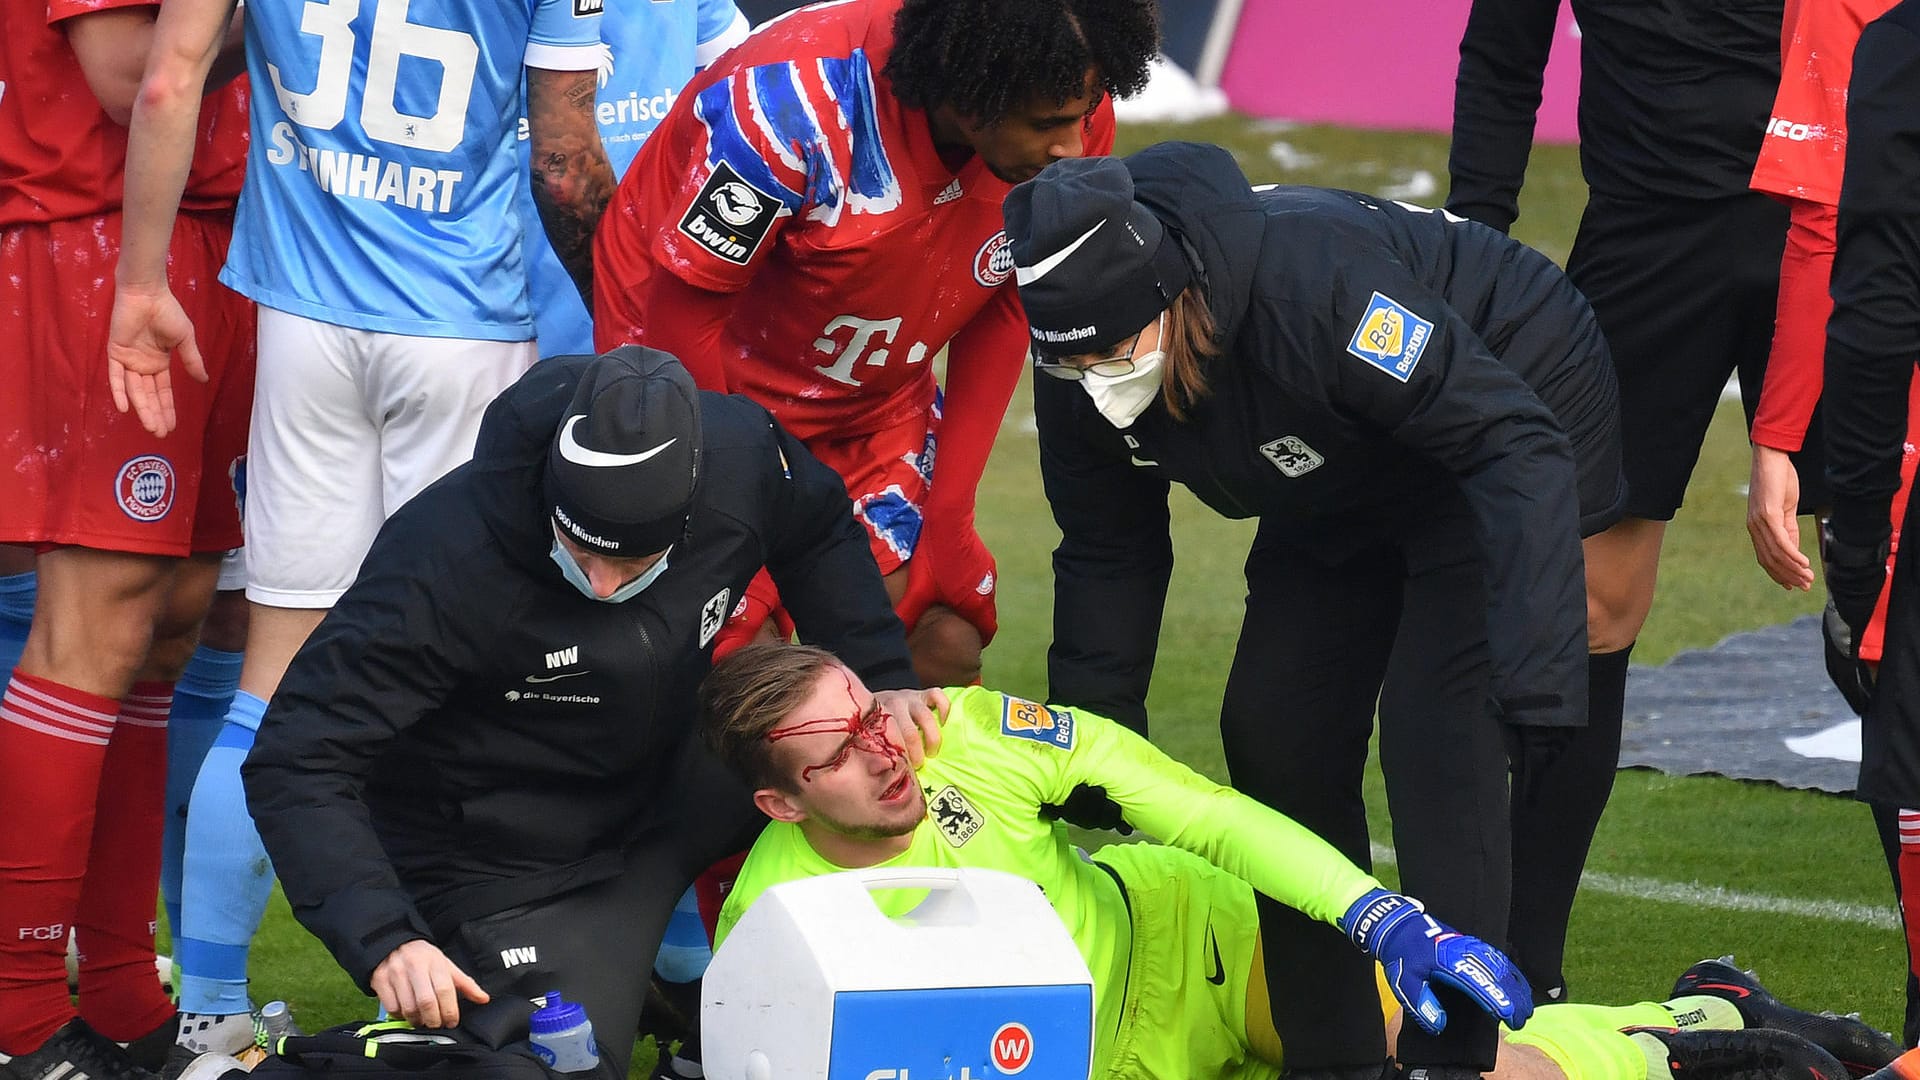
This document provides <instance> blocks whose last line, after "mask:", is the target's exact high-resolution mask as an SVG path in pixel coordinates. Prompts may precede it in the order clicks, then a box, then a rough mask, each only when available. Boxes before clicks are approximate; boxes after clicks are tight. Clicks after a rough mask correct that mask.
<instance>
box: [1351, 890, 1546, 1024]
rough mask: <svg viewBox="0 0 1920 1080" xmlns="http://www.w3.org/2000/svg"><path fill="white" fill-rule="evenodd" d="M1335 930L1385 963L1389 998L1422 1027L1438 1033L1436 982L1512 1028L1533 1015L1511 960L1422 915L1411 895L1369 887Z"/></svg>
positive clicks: (1529, 994)
mask: <svg viewBox="0 0 1920 1080" xmlns="http://www.w3.org/2000/svg"><path fill="white" fill-rule="evenodd" d="M1340 929H1341V930H1343V931H1345V932H1346V935H1347V937H1348V938H1350V939H1352V941H1353V943H1354V944H1355V945H1358V946H1360V947H1361V948H1362V949H1365V950H1366V951H1367V952H1369V953H1371V954H1372V955H1373V956H1374V958H1376V959H1378V960H1379V961H1380V966H1381V967H1382V968H1384V969H1386V974H1387V985H1388V987H1389V988H1391V989H1392V990H1393V996H1394V997H1396V998H1399V999H1400V1004H1401V1005H1402V1006H1403V1007H1404V1008H1405V1009H1406V1010H1407V1015H1409V1016H1411V1017H1413V1019H1414V1021H1415V1022H1417V1023H1418V1024H1419V1025H1420V1026H1421V1027H1423V1028H1425V1029H1426V1030H1427V1031H1429V1032H1433V1033H1438V1032H1439V1031H1440V1030H1441V1029H1443V1028H1445V1027H1446V1026H1447V1011H1446V1010H1445V1009H1443V1008H1441V1006H1440V999H1439V998H1438V997H1436V996H1435V995H1434V988H1435V987H1437V986H1444V987H1448V988H1450V989H1453V990H1457V991H1459V992H1460V993H1463V994H1465V995H1466V996H1467V998H1468V1000H1470V1001H1472V1002H1473V1003H1474V1004H1475V1005H1478V1006H1479V1007H1480V1008H1481V1009H1484V1010H1485V1011H1487V1012H1488V1013H1491V1014H1492V1015H1493V1016H1495V1017H1496V1018H1498V1019H1499V1020H1500V1022H1501V1023H1503V1024H1506V1025H1507V1026H1508V1027H1510V1028H1513V1029H1515V1030H1518V1029H1519V1028H1520V1026H1521V1025H1523V1024H1525V1023H1526V1022H1527V1018H1528V1017H1530V1016H1532V1015H1533V989H1532V988H1531V987H1529V986H1528V985H1527V978H1526V976H1524V975H1522V974H1520V969H1519V968H1517V967H1514V966H1513V961H1511V960H1509V959H1507V957H1506V955H1505V954H1504V953H1502V952H1501V951H1500V950H1498V949H1496V948H1494V947H1493V946H1491V945H1489V944H1487V943H1486V942H1484V941H1481V940H1480V939H1479V938H1477V937H1471V936H1469V935H1467V934H1462V933H1460V932H1459V931H1457V930H1454V929H1451V928H1450V927H1448V926H1446V925H1445V924H1443V923H1440V922H1436V921H1435V920H1434V919H1433V918H1431V917H1430V916H1428V915H1427V913H1426V911H1425V909H1423V908H1422V907H1421V906H1420V902H1419V901H1418V900H1415V899H1414V898H1412V897H1410V896H1402V895H1400V894H1399V893H1395V892H1388V891H1387V890H1385V889H1375V890H1373V891H1372V892H1370V893H1368V894H1366V895H1365V896H1362V897H1361V898H1360V899H1358V900H1355V901H1354V902H1353V906H1352V907H1349V908H1348V909H1347V913H1346V914H1345V915H1342V916H1341V917H1340Z"/></svg>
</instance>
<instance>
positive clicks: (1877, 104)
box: [1822, 2, 1920, 548]
mask: <svg viewBox="0 0 1920 1080" xmlns="http://www.w3.org/2000/svg"><path fill="white" fill-rule="evenodd" d="M1902 15H1906V16H1908V18H1907V19H1906V20H1904V21H1903V20H1902V19H1901V18H1900V17H1901V16H1902ZM1916 103H1920V9H1917V8H1916V6H1915V4H1913V3H1911V2H1910V3H1906V4H1902V5H1900V6H1899V7H1896V8H1894V9H1893V13H1892V14H1889V15H1888V16H1886V17H1884V18H1882V19H1880V20H1879V21H1877V22H1874V23H1873V24H1871V25H1870V26H1868V27H1867V29H1866V31H1865V32H1864V33H1862V34H1861V37H1860V45H1859V48H1858V49H1857V51H1856V52H1855V53H1854V62H1853V83H1852V86H1851V88H1850V90H1849V92H1848V97H1847V166H1846V174H1845V179H1844V180H1843V181H1842V184H1841V188H1840V225H1839V242H1838V245H1837V247H1836V248H1835V251H1834V258H1833V283H1832V290H1833V315H1832V318H1831V319H1830V320H1829V321H1828V323H1827V362H1826V391H1825V395H1826V396H1825V401H1824V402H1823V404H1822V408H1823V409H1824V410H1825V413H1826V417H1827V421H1826V423H1827V472H1828V476H1829V477H1830V478H1831V480H1832V484H1833V518H1832V526H1833V534H1834V538H1835V539H1837V540H1841V541H1844V542H1845V543H1847V544H1849V545H1857V546H1861V547H1868V548H1871V547H1877V546H1879V543H1880V541H1881V540H1883V539H1885V538H1886V536H1887V534H1888V532H1889V531H1890V529H1891V528H1892V524H1891V522H1890V521H1889V520H1888V515H1889V512H1890V510H1891V503H1892V500H1893V495H1894V492H1895V491H1897V490H1898V489H1899V487H1900V458H1901V452H1902V444H1903V442H1904V441H1905V439H1906V433H1907V386H1908V383H1909V382H1910V381H1911V380H1912V379H1913V377H1914V363H1915V361H1916V360H1920V109H1916Z"/></svg>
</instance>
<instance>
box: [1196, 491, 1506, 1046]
mask: <svg viewBox="0 0 1920 1080" xmlns="http://www.w3.org/2000/svg"><path fill="white" fill-rule="evenodd" d="M1434 503H1435V506H1434V507H1433V510H1432V512H1431V513H1429V514H1425V515H1422V517H1421V520H1420V521H1419V522H1418V524H1417V526H1414V527H1409V529H1408V531H1407V535H1405V536H1403V537H1402V538H1401V540H1400V541H1399V542H1398V543H1393V544H1388V545H1383V546H1380V547H1376V548H1372V549H1369V550H1362V551H1357V552H1355V553H1354V555H1353V557H1351V558H1349V559H1347V560H1346V561H1344V562H1342V563H1341V564H1339V565H1337V566H1331V567H1329V566H1326V565H1323V564H1322V563H1321V562H1320V561H1316V560H1314V559H1311V558H1308V557H1307V556H1306V555H1305V554H1303V553H1302V552H1300V551H1297V550H1295V549H1293V548H1292V547H1290V546H1289V545H1288V544H1287V543H1286V542H1285V541H1284V539H1282V538H1281V537H1280V536H1278V535H1277V534H1278V532H1279V530H1277V529H1272V528H1269V527H1268V526H1266V525H1263V526H1262V527H1261V529H1260V532H1259V534H1258V536H1257V537H1256V539H1255V541H1254V545H1253V550H1252V552H1251V554H1249V556H1248V558H1247V566H1246V574H1247V610H1246V617H1245V621H1244V622H1243V624H1242V627H1241V632H1240V641H1239V647H1238V651H1237V652H1236V654H1235V656H1234V663H1233V668H1232V672H1231V674H1230V675H1229V676H1228V681H1227V689H1226V696H1225V700H1224V702H1223V706H1222V710H1221V736H1222V741H1223V744H1224V749H1225V752H1226V760H1227V766H1228V769H1229V770H1230V772H1231V774H1232V780H1233V784H1234V786H1235V787H1237V788H1239V789H1240V790H1241V791H1243V792H1246V793H1247V794H1249V795H1251V796H1253V797H1254V798H1257V799H1259V800H1260V801H1262V802H1264V803H1266V804H1268V805H1269V806H1272V807H1274V808H1275V809H1277V810H1279V811H1281V812H1282V813H1285V814H1287V815H1289V816H1291V817H1293V818H1294V819H1295V820H1297V821H1299V822H1300V823H1301V824H1303V825H1305V826H1307V827H1308V828H1310V829H1312V830H1314V831H1315V832H1317V833H1319V834H1320V835H1321V836H1323V837H1325V838H1326V839H1327V840H1328V842H1330V843H1332V844H1333V845H1334V846H1335V847H1337V848H1339V849H1340V850H1341V851H1342V852H1343V853H1345V854H1346V855H1347V856H1348V857H1349V858H1351V859H1352V860H1353V861H1354V862H1356V863H1358V864H1359V865H1361V866H1363V867H1365V866H1371V865H1372V859H1371V857H1370V855H1369V850H1368V838H1367V819H1366V806H1365V804H1364V802H1363V800H1362V795H1361V776H1362V773H1363V771H1364V768H1365V764H1366V758H1367V742H1368V738H1369V736H1370V735H1371V734H1372V731H1373V721H1374V714H1375V703H1376V701H1377V702H1378V706H1379V719H1380V766H1381V771H1382V773H1383V774H1384V775H1385V779H1386V787H1387V800H1388V804H1389V809H1390V811H1391V813H1392V816H1393V838H1394V847H1395V849H1396V851H1397V853H1398V858H1399V864H1400V880H1401V883H1402V887H1403V888H1404V890H1405V891H1406V892H1407V893H1408V894H1410V895H1413V896H1416V897H1418V898H1420V899H1421V900H1422V901H1424V902H1425V903H1426V905H1427V910H1428V911H1429V912H1430V913H1431V914H1432V915H1433V916H1434V917H1435V918H1437V919H1439V920H1441V921H1442V922H1445V923H1447V924H1449V925H1451V926H1453V927H1454V928H1455V929H1457V930H1461V931H1463V932H1466V933H1470V934H1474V935H1476V936H1479V937H1482V938H1484V939H1486V940H1488V941H1490V942H1493V943H1495V944H1500V943H1502V942H1503V940H1504V938H1505V934H1506V926H1507V914H1508V895H1509V889H1510V873H1511V870H1510V862H1511V849H1510V844H1511V841H1510V836H1509V830H1508V818H1507V815H1508V806H1507V767H1506V752H1505V747H1504V744H1503V742H1502V740H1501V737H1500V732H1499V723H1498V718H1497V716H1496V715H1495V708H1494V706H1493V704H1492V698H1491V694H1490V685H1489V677H1490V667H1489V660H1488V653H1487V644H1486V587H1485V578H1484V572H1483V569H1482V566H1483V561H1484V560H1483V559H1482V557H1481V553H1480V542H1479V539H1478V537H1477V535H1476V534H1475V532H1474V529H1473V524H1472V521H1471V519H1470V518H1469V516H1468V512H1467V509H1466V507H1465V504H1464V502H1463V501H1462V500H1461V499H1460V498H1459V496H1458V494H1457V492H1451V491H1449V492H1446V493H1444V494H1442V495H1437V496H1436V498H1435V499H1434ZM1260 929H1261V934H1262V938H1263V941H1264V945H1265V953H1266V971H1267V987H1268V990H1269V993H1270V994H1271V995H1272V1002H1273V1019H1274V1024H1275V1027H1276V1028H1277V1030H1278V1031H1279V1034H1280V1040H1281V1045H1283V1046H1285V1047H1286V1049H1287V1062H1288V1065H1289V1067H1291V1068H1293V1069H1306V1068H1326V1067H1337V1066H1369V1065H1371V1066H1374V1067H1377V1066H1378V1065H1379V1063H1380V1061H1381V1060H1382V1059H1383V1057H1384V1056H1385V1049H1386V1048H1385V1045H1384V1042H1383V1034H1382V1031H1381V1025H1380V1023H1379V1005H1378V1002H1379V995H1378V993H1377V992H1376V990H1375V985H1374V976H1373V962H1372V960H1370V959H1369V958H1368V957H1367V956H1366V955H1365V954H1363V953H1361V952H1360V951H1359V950H1358V949H1355V948H1354V947H1353V945H1352V944H1351V943H1349V942H1348V941H1347V940H1346V938H1345V936H1344V935H1342V934H1341V933H1340V932H1339V931H1338V930H1336V929H1335V928H1333V927H1331V926H1328V925H1326V924H1324V923H1320V922H1316V921H1314V920H1312V919H1309V918H1307V917H1306V916H1304V915H1301V914H1299V913H1298V912H1295V911H1293V910H1291V909H1288V908H1284V907H1282V906H1280V905H1278V904H1275V903H1273V902H1271V901H1268V900H1266V899H1265V898H1264V897H1262V898H1261V900H1260ZM1442 1003H1443V1004H1444V1005H1445V1006H1446V1007H1447V1013H1448V1023H1447V1028H1446V1030H1445V1031H1444V1032H1443V1033H1442V1034H1440V1035H1438V1036H1429V1035H1427V1034H1426V1033H1425V1032H1423V1031H1421V1030H1420V1029H1419V1027H1418V1025H1416V1024H1412V1023H1409V1024H1407V1025H1406V1026H1405V1027H1404V1028H1403V1030H1402V1035H1401V1041H1400V1047H1399V1049H1400V1055H1399V1056H1400V1060H1401V1061H1403V1062H1405V1063H1407V1064H1410V1065H1448V1064H1454V1065H1466V1066H1471V1067H1474V1068H1476V1069H1480V1070H1487V1069H1491V1068H1492V1067H1493V1058H1494V1051H1495V1048H1496V1046H1497V1042H1498V1037H1499V1032H1498V1025H1497V1024H1496V1022H1495V1021H1494V1020H1493V1019H1492V1018H1491V1017H1489V1016H1487V1015H1486V1014H1485V1013H1483V1012H1481V1011H1480V1010H1479V1009H1478V1008H1476V1007H1474V1006H1473V1005H1472V1004H1470V1003H1469V1002H1468V1001H1466V1000H1465V999H1464V998H1463V997H1460V996H1457V995H1454V994H1452V993H1451V992H1447V993H1444V994H1443V996H1442Z"/></svg>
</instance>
